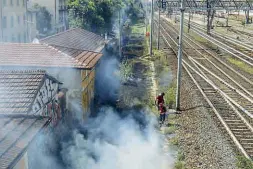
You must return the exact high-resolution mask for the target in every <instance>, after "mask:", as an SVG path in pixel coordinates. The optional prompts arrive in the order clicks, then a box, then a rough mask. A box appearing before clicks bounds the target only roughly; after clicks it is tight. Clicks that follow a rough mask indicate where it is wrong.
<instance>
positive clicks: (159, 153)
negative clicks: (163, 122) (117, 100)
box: [33, 107, 173, 169]
mask: <svg viewBox="0 0 253 169" xmlns="http://www.w3.org/2000/svg"><path fill="white" fill-rule="evenodd" d="M140 117H142V119H141V123H140V119H139V118H140ZM155 125H156V118H155V117H154V116H153V115H152V113H150V112H148V110H140V111H135V110H132V111H129V112H128V114H127V115H125V116H121V114H120V113H118V112H116V111H115V110H113V108H110V107H104V108H102V109H101V110H100V112H99V116H98V117H96V118H91V119H89V120H88V122H87V123H85V124H79V125H76V126H75V127H73V128H72V129H66V128H65V127H63V126H62V127H63V128H64V130H62V129H63V128H62V129H61V131H64V132H62V133H61V134H60V135H61V136H58V138H60V140H59V142H60V144H59V146H60V147H57V144H56V143H55V138H51V139H49V141H47V142H45V140H44V139H47V138H46V137H45V136H41V137H40V138H41V139H40V141H39V142H38V143H39V144H37V146H36V152H37V153H38V152H40V153H39V154H38V155H39V158H40V160H39V161H41V162H40V163H36V168H46V167H47V166H54V168H57V169H58V168H66V169H129V168H131V169H157V168H160V169H170V168H172V165H173V158H172V156H171V155H165V153H167V152H164V151H163V147H162V145H163V142H162V139H161V137H162V136H161V135H160V134H159V133H158V132H157V130H156V129H155ZM58 135H59V134H58ZM43 137H44V138H43ZM42 142H43V144H41V143H42ZM41 145H45V146H47V147H45V148H43V149H44V151H38V150H39V149H41V148H42V147H41ZM38 147H40V148H38ZM34 148H35V147H34ZM45 149H47V151H45ZM50 150H51V151H52V152H54V153H50ZM55 150H58V152H57V151H55ZM45 152H47V153H45ZM33 157H34V155H33ZM43 161H44V162H43ZM50 163H52V164H50ZM38 165H40V166H38ZM50 168H51V167H50Z"/></svg>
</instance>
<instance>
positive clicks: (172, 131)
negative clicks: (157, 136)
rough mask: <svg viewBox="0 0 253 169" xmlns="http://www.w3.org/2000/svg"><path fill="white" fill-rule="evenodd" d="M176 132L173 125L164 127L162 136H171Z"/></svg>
mask: <svg viewBox="0 0 253 169" xmlns="http://www.w3.org/2000/svg"><path fill="white" fill-rule="evenodd" d="M176 130H177V128H176V126H175V125H172V126H170V127H166V128H164V131H163V132H164V134H173V133H175V132H176Z"/></svg>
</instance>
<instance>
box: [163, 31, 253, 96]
mask: <svg viewBox="0 0 253 169" xmlns="http://www.w3.org/2000/svg"><path fill="white" fill-rule="evenodd" d="M162 28H163V29H164V27H162ZM164 30H165V29H164ZM172 31H174V30H172ZM185 37H186V38H188V39H190V38H189V37H187V36H185ZM184 41H185V42H186V43H187V44H188V45H189V46H191V47H192V48H194V49H195V50H196V51H197V52H198V53H199V54H200V55H201V56H202V57H204V58H205V59H206V60H207V61H208V62H209V63H211V64H212V65H213V66H214V67H216V68H217V69H218V70H219V71H220V72H222V73H223V74H224V75H225V76H226V77H227V78H228V79H229V80H231V81H232V82H233V83H235V84H236V85H237V86H238V87H240V88H241V89H242V90H243V91H244V92H245V93H247V94H248V95H250V96H251V97H252V98H253V95H252V93H251V92H249V91H248V90H247V89H245V88H244V87H243V86H241V85H240V84H239V83H238V82H237V81H235V80H234V79H233V78H231V77H230V76H229V75H228V74H227V73H225V72H224V71H223V70H222V69H221V68H219V67H218V66H216V65H215V64H214V63H213V62H212V61H211V60H210V59H208V58H207V57H206V56H205V55H203V54H202V53H201V52H200V51H199V50H197V49H196V48H195V47H193V46H192V45H191V44H190V43H189V42H188V41H186V40H184ZM173 42H174V43H176V42H175V41H174V40H173ZM188 55H189V54H188ZM240 77H243V78H244V79H246V77H244V76H242V75H240ZM246 81H247V82H250V84H251V85H252V84H253V82H251V81H249V80H248V79H247V80H246ZM252 87H253V86H252Z"/></svg>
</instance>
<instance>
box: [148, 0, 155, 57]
mask: <svg viewBox="0 0 253 169" xmlns="http://www.w3.org/2000/svg"><path fill="white" fill-rule="evenodd" d="M153 8H154V0H152V1H151V23H150V46H149V47H150V49H149V52H150V53H149V54H150V56H152V53H153V52H152V48H153V44H152V42H153V16H154V12H153Z"/></svg>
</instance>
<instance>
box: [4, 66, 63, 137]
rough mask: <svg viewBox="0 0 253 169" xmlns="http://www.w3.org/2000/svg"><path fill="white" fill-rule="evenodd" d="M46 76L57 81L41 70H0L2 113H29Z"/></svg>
mask: <svg viewBox="0 0 253 169" xmlns="http://www.w3.org/2000/svg"><path fill="white" fill-rule="evenodd" d="M45 77H47V78H50V79H51V80H53V81H56V80H55V79H54V78H51V77H50V76H48V75H46V72H45V71H41V70H37V71H0V114H27V113H28V112H29V111H30V109H31V106H32V104H33V102H34V99H35V97H36V94H37V91H38V90H39V88H40V87H41V85H42V83H43V82H44V80H45ZM56 82H57V81H56ZM58 83H59V82H58ZM0 135H1V134H0Z"/></svg>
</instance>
